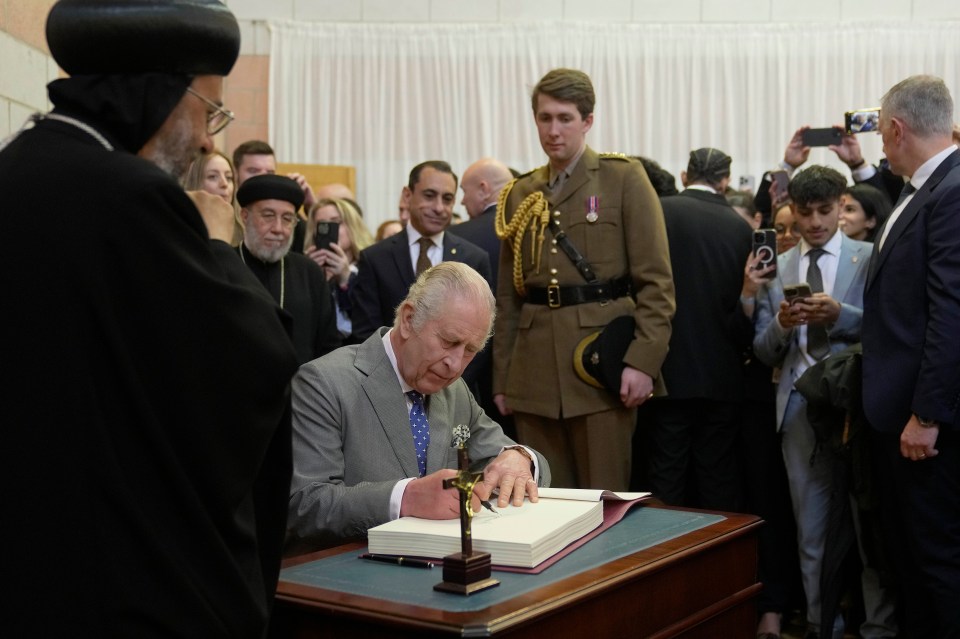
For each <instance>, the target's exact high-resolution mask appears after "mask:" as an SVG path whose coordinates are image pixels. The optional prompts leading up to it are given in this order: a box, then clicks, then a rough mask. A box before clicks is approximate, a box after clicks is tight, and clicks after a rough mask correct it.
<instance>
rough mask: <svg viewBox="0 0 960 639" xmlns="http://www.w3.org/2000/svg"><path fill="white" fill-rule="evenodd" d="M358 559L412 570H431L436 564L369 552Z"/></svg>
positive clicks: (424, 560)
mask: <svg viewBox="0 0 960 639" xmlns="http://www.w3.org/2000/svg"><path fill="white" fill-rule="evenodd" d="M360 559H366V560H368V561H379V562H382V563H385V564H395V565H397V566H411V567H413V568H433V567H434V565H436V562H433V561H427V560H426V559H411V558H409V557H396V556H393V555H375V554H373V553H369V552H365V553H363V554H362V555H360Z"/></svg>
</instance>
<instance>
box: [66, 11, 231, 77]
mask: <svg viewBox="0 0 960 639" xmlns="http://www.w3.org/2000/svg"><path fill="white" fill-rule="evenodd" d="M47 44H48V45H49V46H50V53H51V54H52V55H53V59H54V60H56V61H57V64H59V65H60V67H61V68H62V69H63V70H64V71H66V72H67V73H68V74H70V75H104V74H134V73H169V74H182V75H224V76H225V75H227V74H228V73H230V69H232V68H233V64H234V62H236V60H237V55H238V54H239V53H240V27H239V25H238V24H237V19H236V18H235V17H234V15H233V14H232V13H231V12H230V10H229V9H227V7H226V6H225V5H224V4H223V3H221V2H218V0H59V2H57V3H56V4H55V5H53V8H52V9H51V10H50V15H49V16H48V17H47Z"/></svg>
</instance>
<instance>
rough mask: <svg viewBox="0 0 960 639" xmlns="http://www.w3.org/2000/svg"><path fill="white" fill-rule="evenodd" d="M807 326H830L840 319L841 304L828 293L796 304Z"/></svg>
mask: <svg viewBox="0 0 960 639" xmlns="http://www.w3.org/2000/svg"><path fill="white" fill-rule="evenodd" d="M794 306H795V307H796V309H797V310H799V311H800V312H801V313H802V315H803V319H804V322H805V323H806V324H814V325H822V326H829V325H831V324H834V323H836V321H837V320H838V319H840V302H838V301H837V300H835V299H833V298H832V297H830V296H829V295H827V294H826V293H814V294H813V295H811V296H810V297H807V298H804V299H803V300H802V301H799V302H796V303H795V304H794Z"/></svg>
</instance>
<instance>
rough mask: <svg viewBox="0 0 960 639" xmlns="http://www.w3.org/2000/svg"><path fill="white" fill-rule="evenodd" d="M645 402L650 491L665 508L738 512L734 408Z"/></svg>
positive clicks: (694, 402)
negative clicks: (649, 437) (669, 506)
mask: <svg viewBox="0 0 960 639" xmlns="http://www.w3.org/2000/svg"><path fill="white" fill-rule="evenodd" d="M649 403H650V412H651V421H650V423H649V428H651V432H650V434H651V450H650V454H649V474H650V485H651V487H652V490H653V493H654V494H655V495H656V496H657V497H659V498H660V499H662V500H663V502H664V503H666V504H669V505H675V506H693V507H698V508H708V509H711V510H726V511H736V510H738V509H739V508H740V499H739V486H738V483H739V480H738V477H737V463H736V456H735V453H734V444H735V442H736V439H737V430H738V418H739V404H738V403H735V402H721V401H714V400H708V399H670V398H665V399H658V400H654V401H651V402H649ZM688 487H689V492H688Z"/></svg>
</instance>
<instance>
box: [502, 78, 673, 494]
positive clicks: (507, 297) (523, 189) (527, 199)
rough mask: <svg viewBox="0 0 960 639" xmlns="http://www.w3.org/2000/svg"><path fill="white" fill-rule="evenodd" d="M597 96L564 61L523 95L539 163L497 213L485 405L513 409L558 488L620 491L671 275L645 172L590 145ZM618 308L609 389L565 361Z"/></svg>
mask: <svg viewBox="0 0 960 639" xmlns="http://www.w3.org/2000/svg"><path fill="white" fill-rule="evenodd" d="M595 101H596V96H595V95H594V91H593V84H592V82H591V81H590V78H589V76H587V75H586V74H585V73H583V72H582V71H577V70H574V69H554V70H553V71H550V72H549V73H547V74H546V75H545V76H544V77H543V78H542V79H541V80H540V82H538V83H537V86H536V87H535V88H534V90H533V95H532V96H531V106H532V108H533V115H534V121H535V122H536V126H537V132H538V134H539V137H540V145H541V146H542V147H543V150H544V152H545V153H546V154H547V157H548V159H549V162H548V164H547V165H546V166H544V167H541V168H539V169H536V170H534V171H531V172H529V173H527V174H526V175H522V176H520V177H519V178H518V179H517V180H516V182H514V183H513V185H512V186H508V187H506V188H507V189H509V190H508V191H507V192H506V194H505V195H502V196H501V200H500V202H501V206H500V207H499V208H498V210H497V234H498V235H499V236H500V237H501V239H503V240H504V242H503V245H502V247H501V252H500V269H499V282H498V285H497V310H498V313H497V330H496V335H495V337H494V352H493V362H494V364H493V365H494V382H493V383H494V401H495V402H496V403H497V408H498V409H499V410H500V412H501V413H503V414H507V413H508V412H509V411H512V412H513V414H514V417H515V419H516V424H517V432H518V434H519V437H520V441H523V442H526V443H530V445H532V446H534V447H535V448H537V449H538V450H541V451H543V452H544V454H545V455H547V456H548V457H549V458H550V460H551V465H552V467H553V470H554V473H555V477H556V483H557V485H560V486H565V487H582V488H604V489H610V490H626V489H627V488H628V484H629V482H630V466H631V438H632V437H633V432H634V430H635V428H636V407H637V406H639V405H640V404H642V403H643V402H645V401H646V400H647V399H649V398H650V397H652V396H653V392H654V387H655V380H657V378H658V377H659V375H660V365H661V364H662V363H663V359H664V357H665V356H666V354H667V343H668V342H669V341H670V319H671V317H672V316H673V311H674V303H673V282H672V279H671V273H670V256H669V253H668V248H667V237H666V232H665V231H664V226H663V214H662V212H661V210H660V201H659V199H658V198H657V194H656V192H655V191H654V190H653V187H652V186H651V185H650V180H648V179H647V175H646V173H645V172H644V170H643V167H642V166H641V165H640V163H639V162H635V161H633V160H629V159H628V158H626V157H625V156H604V155H599V154H597V153H596V152H595V151H593V150H592V149H591V148H590V147H588V146H587V143H586V135H587V132H588V131H589V130H590V127H591V126H592V125H593V107H594V102H595ZM548 227H552V228H548ZM561 232H562V233H563V235H562V236H561V235H558V234H559V233H561ZM564 236H565V237H566V238H567V243H565V244H564V243H562V237H564ZM571 246H572V247H573V250H575V251H576V253H577V254H578V255H579V256H581V257H582V258H583V259H582V260H577V259H576V258H571V257H569V256H568V255H572V254H573V253H568V249H569V248H570V247H571ZM564 247H566V248H564ZM575 261H576V262H577V263H578V264H576V265H575V264H574V262H575ZM578 266H579V268H578ZM587 266H589V269H588V268H587ZM585 273H586V274H587V275H585ZM588 275H589V277H588ZM622 316H632V317H633V319H634V321H635V323H636V328H635V331H634V339H633V341H632V342H631V343H630V345H629V347H628V348H627V352H626V355H625V356H624V357H623V360H622V363H623V364H624V368H623V371H622V373H621V374H620V375H619V379H618V380H617V383H611V386H615V388H611V389H609V390H608V389H607V388H598V387H595V386H593V385H591V384H589V383H587V382H585V381H583V380H582V379H581V378H580V377H579V376H578V375H577V374H576V372H575V370H574V366H573V358H574V353H575V351H576V349H577V345H578V344H579V343H580V342H581V340H583V339H584V338H586V337H588V336H589V335H590V334H592V333H595V332H597V331H599V330H601V329H602V328H603V327H604V326H606V325H607V324H609V323H610V322H611V321H612V320H614V319H616V318H618V317H622Z"/></svg>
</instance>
